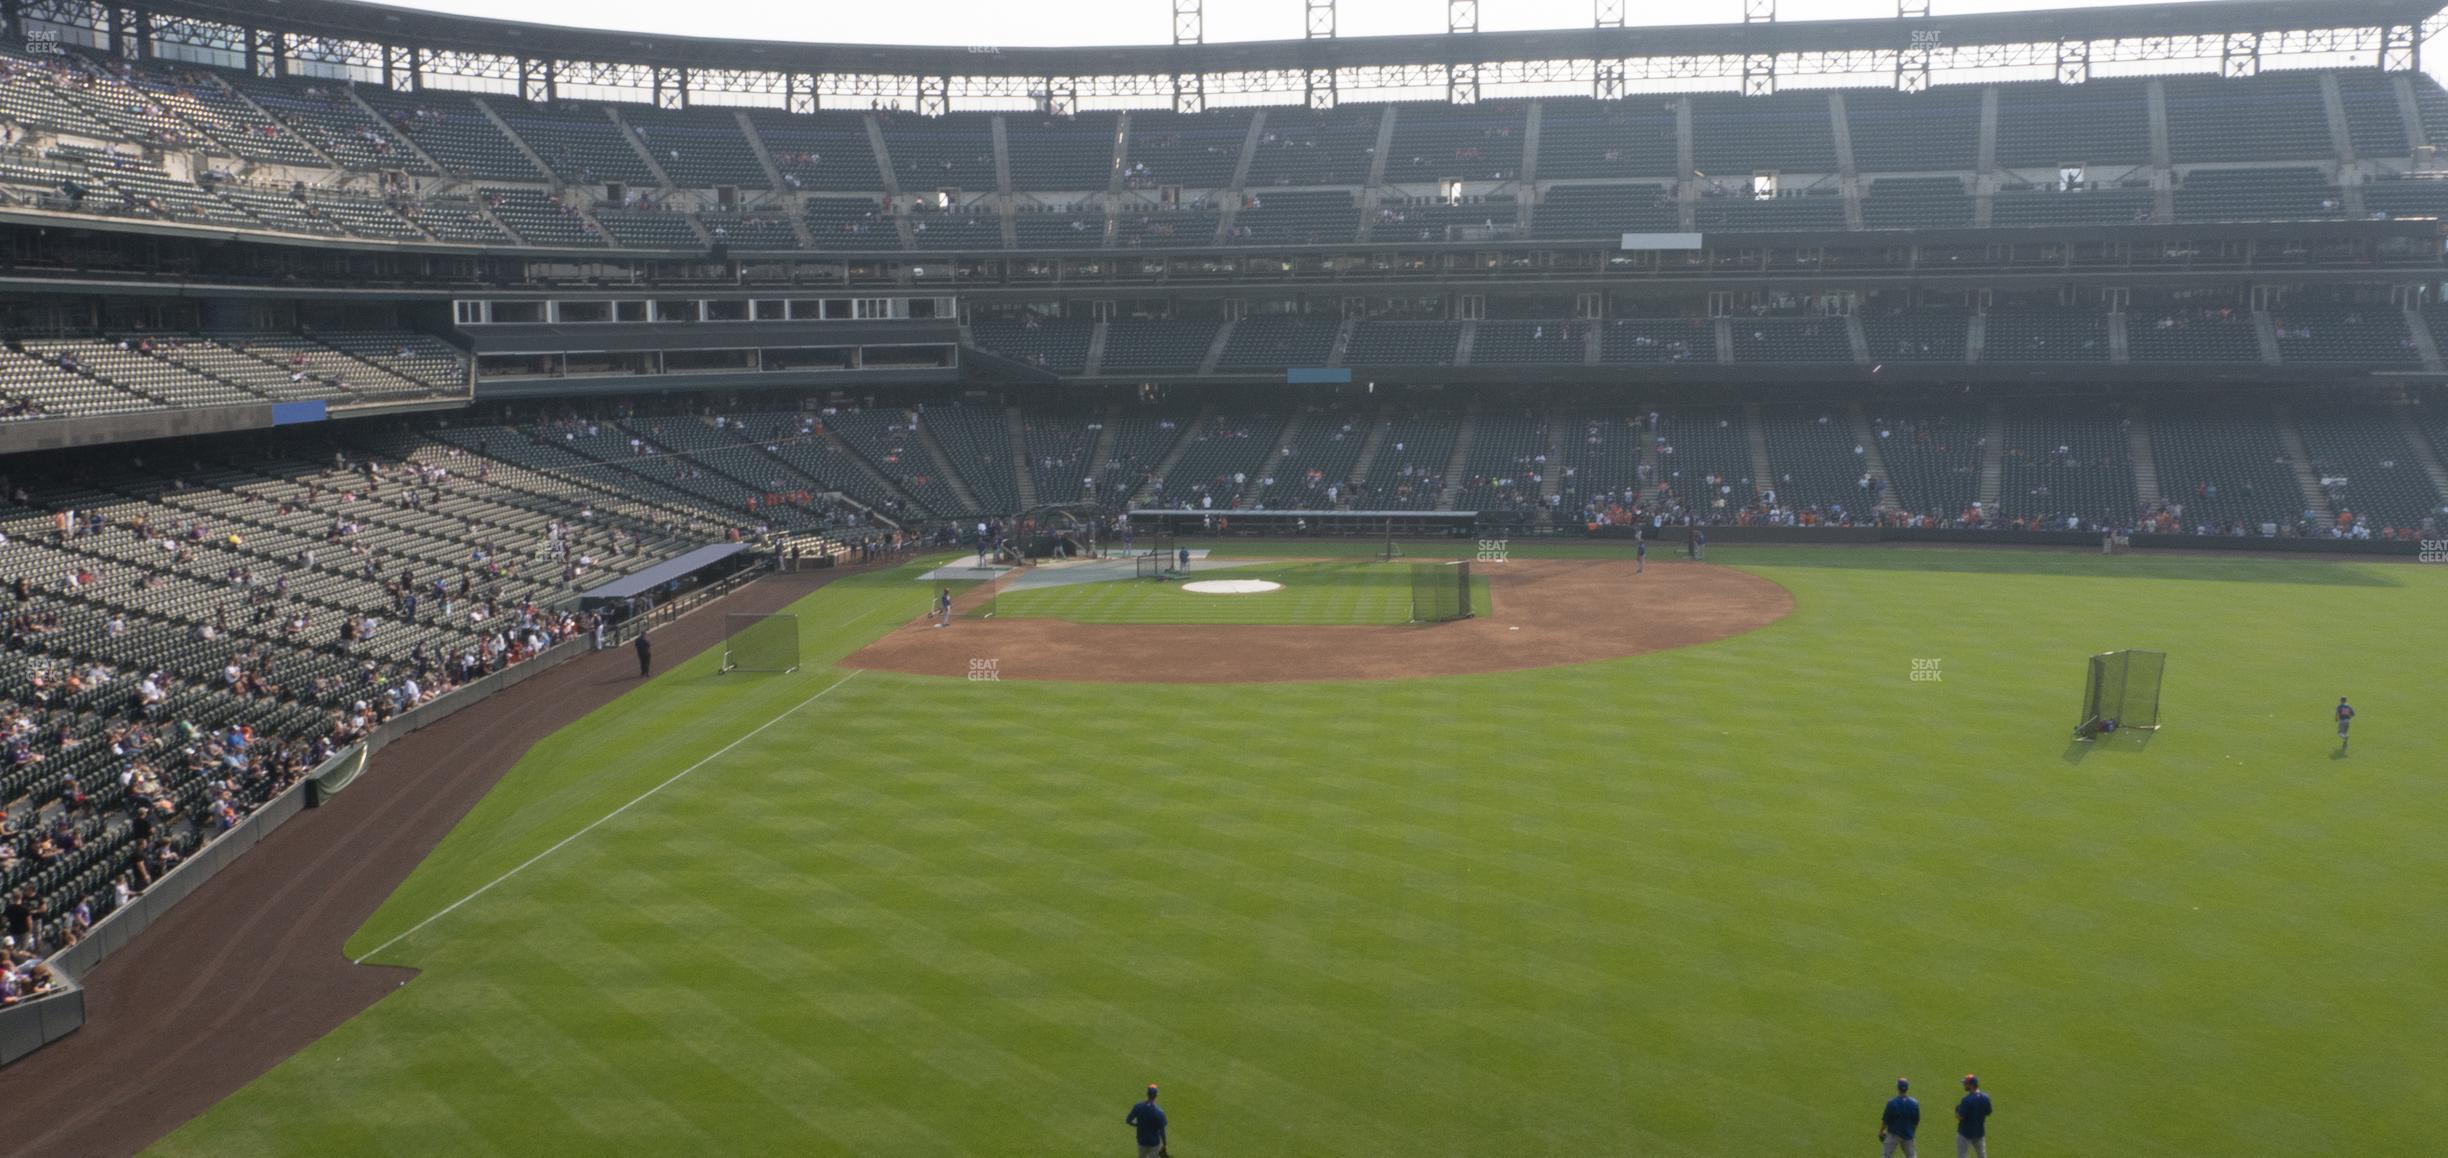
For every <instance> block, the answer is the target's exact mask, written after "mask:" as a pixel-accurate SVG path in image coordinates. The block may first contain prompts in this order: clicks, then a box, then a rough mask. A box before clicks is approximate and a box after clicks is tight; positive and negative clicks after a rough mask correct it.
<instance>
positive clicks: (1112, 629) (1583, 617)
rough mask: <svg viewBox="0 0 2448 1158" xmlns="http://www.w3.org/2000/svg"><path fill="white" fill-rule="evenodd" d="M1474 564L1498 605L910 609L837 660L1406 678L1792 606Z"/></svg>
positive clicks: (1606, 572)
mask: <svg viewBox="0 0 2448 1158" xmlns="http://www.w3.org/2000/svg"><path fill="white" fill-rule="evenodd" d="M1475 574H1477V575H1484V576H1486V578H1487V582H1488V595H1489V601H1490V602H1491V603H1493V604H1494V608H1493V610H1492V611H1491V612H1490V613H1489V614H1487V615H1484V616H1480V617H1478V618H1473V619H1466V620H1461V621H1458V622H1453V623H1436V624H1406V625H1400V626H1349V627H1275V626H1211V625H1201V626H1186V625H1176V626H1159V625H1148V624H1096V623H1070V622H1066V621H1064V620H1059V619H1025V618H996V619H977V618H971V617H960V618H957V619H955V621H954V625H953V626H952V627H949V628H933V627H930V626H928V624H927V622H926V619H925V617H924V616H918V617H914V618H912V619H911V620H910V621H909V622H908V623H905V624H903V625H902V626H901V627H899V628H897V629H895V630H894V631H893V632H892V633H891V634H889V635H886V636H885V637H884V638H882V639H880V640H877V641H876V642H875V643H873V644H870V645H868V646H867V647H866V648H865V649H863V650H861V651H859V652H858V653H857V654H855V655H852V656H851V657H850V658H849V659H847V660H844V661H843V662H842V666H844V667H854V668H873V669H877V670H881V671H898V672H909V673H914V674H918V675H937V676H954V677H966V676H967V675H968V673H969V671H970V669H971V661H972V660H976V659H979V658H981V657H982V658H989V659H993V660H995V661H996V662H997V678H999V679H1006V680H1075V681H1088V682H1117V683H1256V682H1281V681H1292V680H1388V679H1410V678H1414V677H1418V676H1440V675H1468V674H1473V673H1479V672H1506V671H1522V670H1525V669H1529V668H1541V667H1554V666H1557V665H1559V664H1573V663H1591V662H1595V661H1598V660H1605V659H1619V658H1622V657H1624V656H1629V655H1639V654H1642V653H1643V652H1651V651H1662V650H1664V649H1667V648H1673V647H1690V646H1692V645H1693V644H1699V643H1708V642H1710V641H1713V640H1719V639H1724V638H1726V637H1728V636H1732V635H1740V634H1742V633H1743V632H1746V631H1750V630H1753V629H1755V628H1758V627H1761V626H1764V625H1766V624H1769V623H1773V622H1775V621H1776V620H1778V619H1781V618H1783V617H1784V616H1786V615H1787V614H1788V613H1790V612H1792V610H1793V595H1792V594H1791V593H1789V592H1787V591H1786V590H1785V589H1784V588H1783V587H1779V586H1777V585H1776V584H1774V583H1771V582H1769V581H1768V580H1765V579H1761V578H1759V577H1757V576H1754V575H1749V574H1746V573H1744V572H1741V571H1736V570H1732V569H1730V568H1725V567H1716V566H1711V565H1709V564H1706V563H1661V564H1659V565H1658V566H1655V567H1651V568H1648V570H1647V572H1646V573H1641V574H1636V573H1635V572H1634V570H1633V564H1632V563H1631V562H1630V561H1628V560H1612V559H1512V560H1509V561H1507V562H1504V563H1500V564H1492V565H1490V564H1482V565H1481V566H1480V567H1479V568H1478V570H1477V571H1476V572H1475ZM1124 581H1125V580H1116V582H1124ZM1129 582H1136V580H1129ZM913 590H914V591H915V590H916V588H913ZM992 594H993V593H992V592H991V591H990V590H989V589H988V588H986V587H985V586H983V585H981V586H979V587H977V588H975V589H972V590H971V591H969V592H967V593H966V594H964V595H963V596H962V597H960V598H959V599H956V600H955V601H954V604H953V606H954V609H955V610H956V611H965V610H968V609H969V608H972V607H975V606H977V605H978V604H980V603H983V602H985V601H986V600H987V599H988V598H990V597H991V596H992ZM916 598H917V597H916V596H913V600H914V601H915V599H916ZM1217 598H1231V597H1230V596H1218V597H1217Z"/></svg>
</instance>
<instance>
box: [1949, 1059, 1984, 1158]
mask: <svg viewBox="0 0 2448 1158" xmlns="http://www.w3.org/2000/svg"><path fill="white" fill-rule="evenodd" d="M1963 1086H1964V1096H1963V1100H1962V1101H1960V1102H1957V1103H1955V1158H1965V1156H1966V1155H1971V1154H1978V1155H1980V1158H1989V1114H1990V1113H1991V1111H1992V1109H1993V1107H1991V1106H1990V1105H1989V1095H1987V1094H1984V1093H1982V1092H1981V1088H1980V1077H1979V1076H1978V1075H1976V1074H1965V1075H1964V1083H1963Z"/></svg>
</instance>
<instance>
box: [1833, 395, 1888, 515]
mask: <svg viewBox="0 0 2448 1158" xmlns="http://www.w3.org/2000/svg"><path fill="white" fill-rule="evenodd" d="M1845 416H1846V417H1847V418H1848V419H1850V420H1851V421H1852V423H1853V445H1855V446H1858V447H1860V448H1862V452H1861V470H1862V473H1863V474H1866V475H1869V476H1870V479H1871V481H1872V482H1874V483H1876V484H1878V489H1879V498H1878V501H1877V502H1875V503H1872V504H1871V505H1870V512H1871V513H1872V514H1876V515H1885V514H1886V513H1888V512H1889V511H1893V510H1895V509H1897V503H1896V494H1895V480H1894V479H1893V478H1891V477H1889V475H1888V474H1887V456H1886V455H1885V454H1883V453H1881V452H1880V451H1879V441H1878V431H1875V430H1872V429H1870V418H1869V416H1868V415H1866V414H1863V413H1862V406H1861V403H1859V402H1853V403H1848V404H1846V406H1845Z"/></svg>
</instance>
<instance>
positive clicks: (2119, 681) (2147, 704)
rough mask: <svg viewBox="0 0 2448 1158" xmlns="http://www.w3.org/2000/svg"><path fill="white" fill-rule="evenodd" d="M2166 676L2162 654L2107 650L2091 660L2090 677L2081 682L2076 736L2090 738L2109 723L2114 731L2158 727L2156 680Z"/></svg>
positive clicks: (2163, 655)
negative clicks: (2114, 728) (2080, 701)
mask: <svg viewBox="0 0 2448 1158" xmlns="http://www.w3.org/2000/svg"><path fill="white" fill-rule="evenodd" d="M2166 673H2167V653H2166V652H2164V651H2111V652H2103V653H2101V654H2099V655H2095V656H2092V657H2091V670H2090V675H2089V677H2088V678H2087V679H2085V680H2084V681H2083V709H2082V723H2080V724H2078V725H2076V726H2075V729H2074V732H2075V734H2076V735H2077V736H2085V737H2088V736H2093V735H2097V734H2098V733H2100V732H2102V731H2105V730H2107V729H2108V728H2109V726H2110V725H2111V724H2113V725H2114V726H2115V727H2116V728H2118V729H2124V728H2143V729H2155V728H2157V727H2158V726H2159V681H2160V677H2161V676H2163V675H2165V674H2166Z"/></svg>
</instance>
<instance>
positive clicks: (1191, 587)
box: [1181, 579, 1283, 595]
mask: <svg viewBox="0 0 2448 1158" xmlns="http://www.w3.org/2000/svg"><path fill="white" fill-rule="evenodd" d="M1181 589H1182V590H1184V591H1187V592H1189V593H1191V594H1192V595H1257V594H1260V593H1261V592H1266V591H1281V590H1283V584H1281V583H1277V582H1275V581H1274V580H1272V579H1201V580H1199V581H1198V582H1196V583H1184V584H1182V585H1181Z"/></svg>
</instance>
